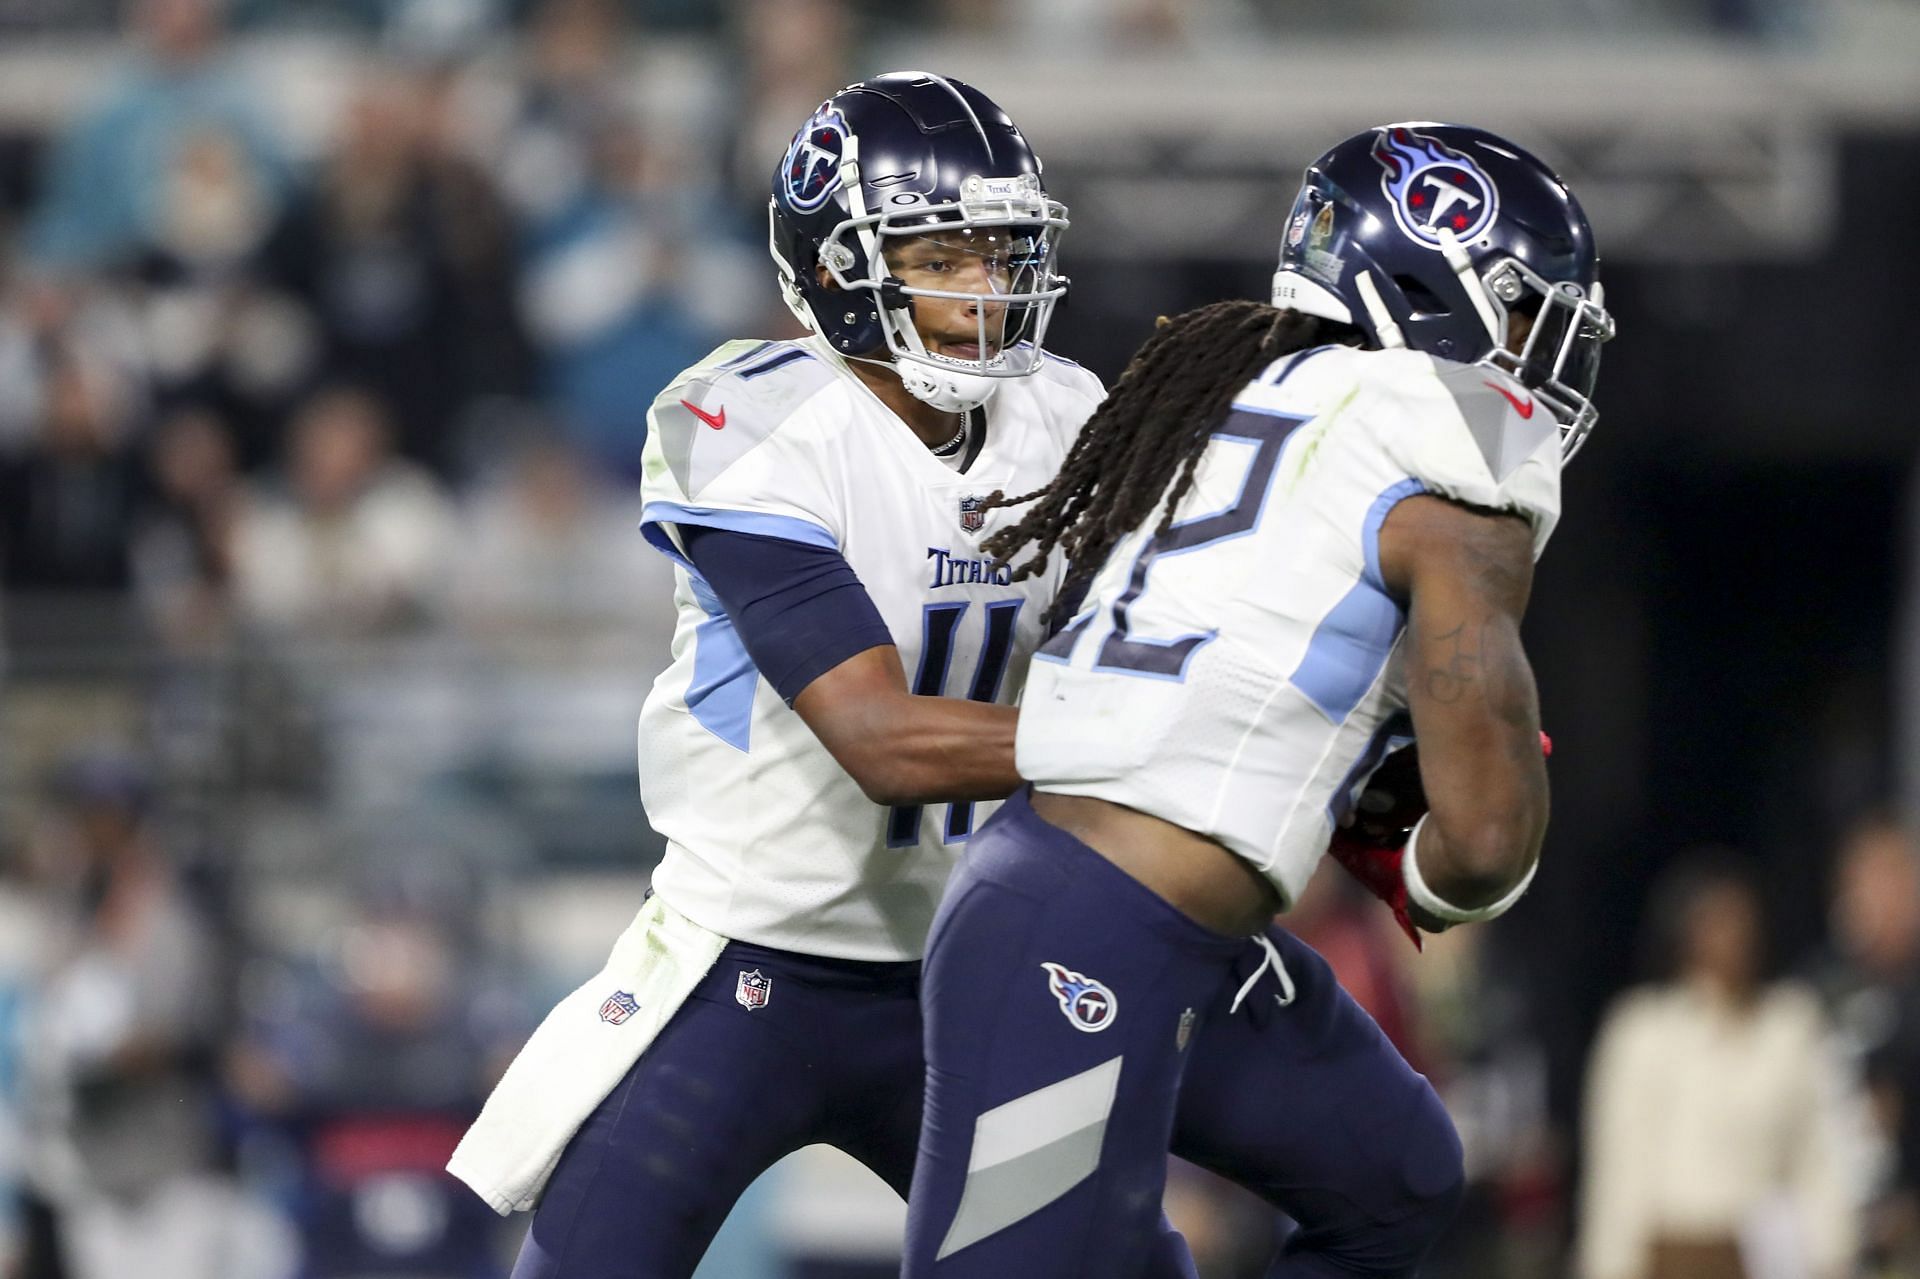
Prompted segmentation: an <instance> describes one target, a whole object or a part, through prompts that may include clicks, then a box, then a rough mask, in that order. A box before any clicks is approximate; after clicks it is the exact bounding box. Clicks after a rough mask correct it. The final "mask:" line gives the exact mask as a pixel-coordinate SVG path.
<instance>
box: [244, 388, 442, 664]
mask: <svg viewBox="0 0 1920 1279" xmlns="http://www.w3.org/2000/svg"><path fill="white" fill-rule="evenodd" d="M391 439H392V433H391V429H390V427H389V423H388V417H387V412H386V408H385V406H384V405H382V404H381V403H380V402H379V401H378V400H376V399H374V398H373V397H372V396H370V395H368V394H367V393H365V392H363V391H358V390H347V389H333V390H329V391H324V392H322V393H320V394H318V395H316V396H315V397H314V398H313V399H312V400H310V401H308V402H307V404H306V405H304V406H303V407H302V408H301V410H300V413H299V415H298V417H297V418H296V419H295V421H294V424H293V427H292V430H291V432H290V438H289V440H288V454H287V471H286V477H285V478H286V491H285V492H284V493H280V494H274V495H261V496H259V497H258V498H257V499H256V500H252V501H249V502H248V503H247V504H246V506H245V508H244V510H243V512H242V514H241V516H240V519H239V523H238V526H237V528H236V529H235V532H234V547H233V557H234V569H235V574H236V583H237V586H238V592H239V599H240V604H241V607H242V609H243V610H244V612H245V614H246V615H247V616H248V617H250V618H251V619H253V620H255V621H258V622H260V623H263V624H264V625H266V626H268V627H270V628H273V629H276V630H280V631H282V632H289V633H291V632H298V633H301V634H310V635H315V636H319V637H329V636H331V637H341V636H365V635H370V634H374V633H377V632H380V631H385V630H393V629H397V628H398V629H404V628H407V627H410V626H415V625H417V624H418V623H419V622H421V621H422V620H423V619H424V618H425V617H426V616H427V614H428V613H429V611H430V610H431V608H432V606H433V604H434V603H435V601H436V599H437V596H438V591H439V588H440V586H441V583H442V577H443V573H442V570H443V568H444V565H445V563H446V561H447V559H448V557H449V556H450V554H451V551H452V544H451V542H450V540H449V539H450V537H451V533H452V512H451V509H450V507H449V506H448V504H447V501H446V498H445V497H444V496H443V495H442V494H441V492H440V490H439V487H438V486H437V485H436V484H435V483H434V481H433V479H432V477H431V476H429V475H428V474H427V473H426V472H424V471H422V470H420V469H419V468H418V467H416V466H413V465H412V464H410V463H407V462H403V461H400V460H399V459H397V458H395V457H394V456H393V453H392V444H391Z"/></svg>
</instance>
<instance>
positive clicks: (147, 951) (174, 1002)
mask: <svg viewBox="0 0 1920 1279" xmlns="http://www.w3.org/2000/svg"><path fill="white" fill-rule="evenodd" d="M55 794H56V798H57V812H56V814H55V818H54V820H53V821H52V822H51V823H49V825H48V826H47V827H46V829H44V830H43V831H42V832H41V833H40V836H39V838H38V840H37V841H36V844H35V847H34V849H33V857H34V867H35V869H36V871H37V872H38V876H39V881H40V882H39V896H40V902H39V905H40V909H41V910H42V911H43V913H44V915H45V917H46V920H47V922H48V924H49V926H50V927H51V929H52V930H53V940H52V942H51V945H50V952H51V961H52V962H51V970H50V972H49V973H48V974H47V977H46V981H45V983H44V985H43V987H42V989H41V992H40V998H39V1001H38V1004H37V1006H36V1009H35V1021H34V1026H33V1028H32V1030H31V1032H30V1035H29V1037H28V1043H29V1045H30V1048H31V1053H32V1057H33V1061H32V1068H33V1072H34V1086H35V1106H34V1113H35V1119H36V1134H35V1136H36V1140H35V1146H34V1151H33V1158H32V1164H31V1167H32V1173H33V1177H34V1180H35V1183H36V1188H37V1190H38V1192H39V1193H40V1194H41V1195H42V1196H43V1197H44V1198H45V1199H46V1200H47V1201H48V1203H49V1204H50V1205H51V1206H52V1208H53V1209H54V1213H55V1219H56V1221H57V1222H58V1227H59V1230H58V1238H59V1246H60V1250H61V1252H62V1254H63V1257H64V1263H65V1267H66V1272H67V1273H68V1274H70V1275H72V1276H74V1279H123V1277H124V1276H126V1275H129V1274H136V1273H137V1274H140V1275H142V1276H146V1277H147V1279H208V1277H212V1279H278V1277H279V1276H285V1275H290V1274H291V1270H292V1260H293V1258H292V1253H291V1247H290V1240H289V1238H288V1237H287V1235H286V1233H285V1231H284V1228H283V1227H282V1226H281V1225H280V1223H279V1222H278V1220H277V1219H276V1218H275V1217H273V1216H272V1215H271V1214H269V1213H267V1212H266V1211H265V1210H264V1209H262V1208H260V1207H259V1206H258V1205H256V1204H253V1203H251V1202H250V1201H248V1200H246V1199H245V1198H243V1197H242V1196H241V1195H240V1194H239V1192H238V1191H237V1189H236V1188H235V1187H234V1186H233V1185H232V1184H231V1182H230V1181H229V1180H228V1179H226V1178H224V1177H221V1176H219V1175H217V1174H216V1173H214V1172H213V1171H212V1167H213V1155H214V1151H213V1113H212V1101H213V1097H212V1092H211V1088H210V1078H209V1073H208V1063H209V1060H210V1050H211V1047H212V1043H213V1038H214V1035H215V1033H216V1030H217V1028H218V1024H219V1019H220V1014H221V1010H222V1008H223V1007H224V1005H225V999H224V993H225V992H224V991H223V988H222V983H221V981H220V972H221V968H220V962H219V957H218V954H217V949H218V948H217V943H216V942H215V940H214V936H213V934H212V932H211V930H210V929H209V927H208V924H207V921H206V920H205V918H204V917H203V916H202V915H201V914H200V912H199V911H198V909H197V908H196V907H195V905H194V903H193V902H192V901H191V900H190V898H189V896H188V894H187V893H186V891H185V890H184V888H183V887H182V885H181V883H180V881H179V879H178V877H177V875H176V873H175V868H174V866H173V865H172V863H171V860H170V858H169V857H168V855H167V853H166V851H165V849H164V848H163V847H162V846H161V844H160V843H159V842H158V840H157V839H156V837H155V834H154V831H153V830H152V828H151V827H150V825H149V824H148V821H147V816H148V807H149V801H150V799H151V796H150V794H149V788H148V783H147V780H146V778H145V776H144V775H143V773H142V771H141V770H140V768H139V766H138V765H137V764H135V763H134V762H132V761H131V760H130V759H128V758H126V757H124V756H122V755H119V754H110V753H109V754H98V755H90V756H86V757H82V758H80V759H77V760H75V761H73V762H71V763H70V764H68V765H67V766H66V767H65V768H64V769H63V770H62V772H61V774H60V776H59V778H58V780H57V784H56V791H55Z"/></svg>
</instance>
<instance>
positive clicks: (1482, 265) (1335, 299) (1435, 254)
mask: <svg viewBox="0 0 1920 1279" xmlns="http://www.w3.org/2000/svg"><path fill="white" fill-rule="evenodd" d="M1273 304H1274V305H1275V306H1279V307H1290V308H1292V309H1293V310H1296V311H1302V312H1305V313H1307V314H1309V315H1318V316H1323V317H1325V318H1327V319H1330V320H1338V321H1341V322H1343V323H1347V324H1352V325H1355V326H1356V327H1358V328H1359V329H1360V330H1361V331H1362V332H1364V333H1365V334H1366V335H1367V338H1368V339H1369V341H1370V342H1371V343H1372V344H1373V345H1374V346H1376V347H1383V348H1385V347H1410V348H1412V349H1413V350H1416V351H1425V352H1427V353H1428V354H1430V355H1436V356H1440V357H1441V358H1443V359H1448V360H1456V361H1458V362H1460V363H1463V364H1473V363H1480V364H1487V365H1490V366H1493V367H1496V368H1499V369H1502V370H1504V371H1506V372H1507V373H1510V374H1512V375H1513V376H1514V377H1516V378H1518V379H1519V380H1520V381H1521V382H1522V383H1524V384H1525V385H1526V386H1528V387H1529V388H1531V389H1532V390H1533V392H1534V394H1535V395H1537V396H1538V397H1539V398H1540V400H1541V402H1542V403H1544V404H1545V405H1546V406H1547V408H1548V409H1549V410H1550V411H1551V412H1552V413H1553V415H1554V417H1555V418H1556V419H1558V421H1559V423H1560V430H1561V453H1562V455H1563V456H1564V457H1572V456H1573V454H1574V453H1575V452H1576V451H1577V450H1578V449H1579V447H1580V445H1581V444H1582V443H1583V442H1584V441H1585V440H1586V437H1587V434H1588V432H1590V431H1591V430H1592V429H1593V424H1594V422H1595V420H1596V419H1597V417H1598V413H1597V411H1596V410H1595V408H1594V407H1593V399H1592V396H1593V387H1594V382H1595V380H1596V378H1597V377H1598V375H1599V372H1600V347H1601V344H1602V343H1604V342H1606V341H1607V340H1609V339H1610V338H1612V337H1613V318H1612V317H1611V316H1610V315H1608V314H1607V310H1606V295H1605V292H1604V290H1603V289H1602V288H1601V285H1600V259H1599V255H1598V253H1597V252H1596V251H1595V249H1594V244H1593V228H1592V227H1591V226H1589V225H1588V223H1587V216H1586V214H1585V213H1583V212H1581V209H1580V202H1579V201H1578V200H1576V199H1574V198H1573V192H1571V191H1569V190H1568V189H1567V185H1566V183H1564V182H1562V181H1561V180H1560V179H1559V178H1558V177H1557V176H1556V175H1555V174H1554V172H1553V170H1551V169H1549V168H1547V166H1546V165H1544V164H1542V163H1541V162H1540V161H1539V160H1537V159H1535V158H1534V157H1533V156H1531V155H1529V154H1528V153H1527V152H1526V151H1524V150H1522V149H1521V148H1519V147H1517V146H1515V145H1514V144H1513V143H1511V142H1508V141H1506V140H1505V139H1503V138H1500V137H1498V136H1496V135H1494V134H1491V133H1488V132H1487V131H1486V130H1485V129H1475V128H1470V127H1468V126H1465V125H1455V124H1425V123H1410V124H1388V125H1381V126H1379V127H1378V128H1374V129H1369V130H1368V131H1366V132H1365V133H1360V134H1356V135H1355V136H1353V137H1351V138H1348V139H1347V140H1346V141H1345V142H1342V143H1340V144H1339V145H1338V146H1336V147H1334V148H1333V149H1332V150H1330V151H1328V152H1327V153H1326V154H1325V155H1323V156H1321V157H1320V158H1319V159H1318V160H1315V161H1314V162H1313V163H1312V164H1311V165H1310V166H1308V168H1307V173H1306V179H1305V181H1304V182H1303V183H1302V184H1301V187H1300V194H1299V196H1298V197H1297V198H1296V199H1295V201H1294V205H1293V213H1292V216H1291V217H1289V218H1288V220H1287V230H1286V236H1285V238H1284V239H1283V241H1282V242H1281V245H1280V266H1279V269H1278V270H1276V271H1275V272H1274V275H1273ZM1516 313H1517V314H1521V315H1525V316H1528V317H1529V318H1531V320H1532V322H1533V323H1532V328H1531V329H1530V330H1529V332H1528V333H1527V337H1526V340H1525V342H1524V343H1523V344H1521V347H1520V349H1519V350H1517V351H1512V350H1509V349H1508V348H1507V334H1508V323H1507V322H1508V317H1509V315H1512V314H1516Z"/></svg>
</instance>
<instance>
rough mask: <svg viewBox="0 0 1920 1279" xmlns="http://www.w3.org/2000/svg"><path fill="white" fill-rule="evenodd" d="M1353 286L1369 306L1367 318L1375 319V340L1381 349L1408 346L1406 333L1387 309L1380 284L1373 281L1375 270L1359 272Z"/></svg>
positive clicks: (1392, 349) (1367, 306) (1362, 301)
mask: <svg viewBox="0 0 1920 1279" xmlns="http://www.w3.org/2000/svg"><path fill="white" fill-rule="evenodd" d="M1353 287H1354V289H1355V291H1357V292H1358V293H1359V294H1360V302H1361V304H1362V305H1363V306H1365V307H1366V308H1367V318H1368V319H1369V320H1372V321H1373V340H1374V341H1376V342H1378V343H1379V344H1380V349H1381V350H1383V351H1394V350H1399V349H1400V348H1402V347H1404V346H1406V344H1407V337H1406V334H1404V333H1402V332H1401V331H1400V326H1399V325H1398V324H1395V323H1394V321H1393V312H1391V311H1389V310H1387V300H1386V299H1385V298H1383V297H1381V296H1380V286H1379V285H1377V284H1375V283H1374V282H1373V272H1371V271H1360V272H1357V273H1356V274H1355V275H1354V278H1353Z"/></svg>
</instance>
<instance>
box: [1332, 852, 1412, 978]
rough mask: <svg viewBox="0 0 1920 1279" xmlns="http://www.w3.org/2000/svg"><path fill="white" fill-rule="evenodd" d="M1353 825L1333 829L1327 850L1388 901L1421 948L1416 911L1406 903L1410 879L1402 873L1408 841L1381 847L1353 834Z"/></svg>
mask: <svg viewBox="0 0 1920 1279" xmlns="http://www.w3.org/2000/svg"><path fill="white" fill-rule="evenodd" d="M1351 829H1352V828H1351V827H1349V828H1345V829H1342V830H1337V831H1335V832H1333V839H1332V841H1331V842H1330V843H1329V844H1328V845H1327V851H1328V852H1329V853H1331V854H1333V859H1334V860H1335V861H1337V862H1339V863H1340V865H1341V866H1343V867H1344V868H1345V869H1346V872H1347V874H1349V875H1351V876H1353V877H1354V878H1355V879H1357V880H1359V881H1360V883H1361V884H1362V885H1363V886H1364V887H1365V888H1366V890H1367V891H1368V892H1370V893H1372V894H1373V895H1374V896H1375V897H1378V898H1379V899H1380V900H1381V901H1383V902H1385V903H1386V904H1387V906H1388V907H1389V908H1390V909H1391V910H1392V911H1393V919H1394V922H1395V923H1397V924H1399V925H1400V929H1401V931H1402V932H1404V933H1406V935H1407V940H1408V941H1410V942H1412V943H1413V948H1414V949H1415V950H1420V949H1421V948H1422V947H1421V943H1420V930H1419V929H1418V928H1417V927H1415V926H1414V921H1413V915H1412V913H1411V912H1410V911H1409V909H1408V905H1407V883H1406V880H1405V879H1403V878H1402V877H1401V875H1400V863H1401V862H1402V861H1403V860H1404V859H1405V858H1406V855H1407V848H1406V844H1405V843H1404V842H1403V843H1402V844H1401V846H1400V847H1398V848H1380V847H1377V846H1375V845H1373V844H1368V843H1363V842H1361V841H1360V840H1358V839H1356V838H1354V837H1353V835H1352V833H1351Z"/></svg>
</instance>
